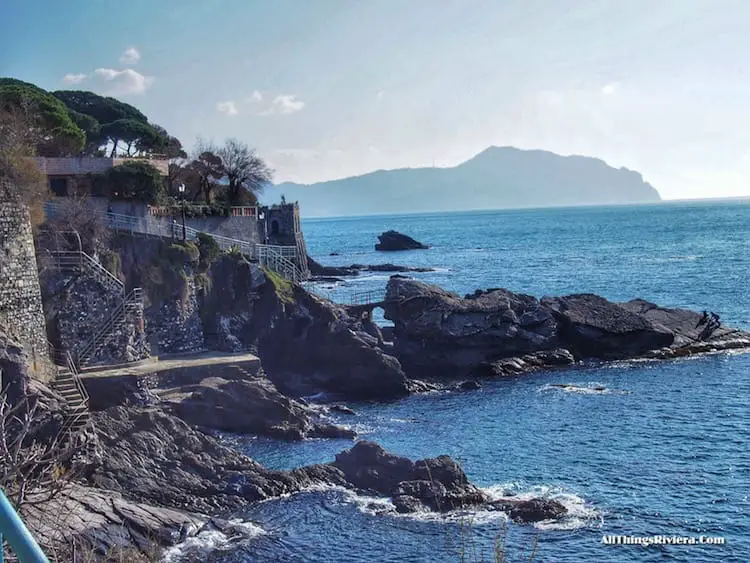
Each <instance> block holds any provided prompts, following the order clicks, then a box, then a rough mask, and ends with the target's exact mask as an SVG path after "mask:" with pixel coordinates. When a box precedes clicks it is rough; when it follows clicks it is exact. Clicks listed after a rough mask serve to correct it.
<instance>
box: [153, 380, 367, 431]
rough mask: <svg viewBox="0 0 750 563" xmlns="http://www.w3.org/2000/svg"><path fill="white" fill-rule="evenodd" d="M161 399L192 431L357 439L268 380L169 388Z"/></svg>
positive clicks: (207, 382)
mask: <svg viewBox="0 0 750 563" xmlns="http://www.w3.org/2000/svg"><path fill="white" fill-rule="evenodd" d="M161 397H162V399H163V400H165V401H166V403H167V404H168V405H169V406H170V407H171V409H172V412H174V414H176V415H177V416H179V417H180V418H181V419H182V420H184V421H185V422H187V423H188V424H191V425H193V426H203V427H207V428H211V429H216V430H222V431H225V432H233V433H240V434H257V435H261V436H270V437H272V438H279V439H282V440H301V439H303V438H354V437H355V436H356V432H354V431H353V430H349V429H346V428H342V427H340V426H336V425H334V424H331V423H329V422H325V421H323V420H322V419H321V418H320V415H318V413H316V412H315V411H313V410H312V409H311V408H310V407H308V406H305V405H303V404H302V403H300V402H298V401H295V400H293V399H290V398H288V397H286V396H284V395H282V394H281V393H280V392H279V390H278V389H276V386H275V385H274V384H273V383H271V382H270V381H269V380H268V379H266V378H265V377H255V378H253V379H242V380H231V381H228V380H226V379H222V378H220V377H209V378H206V379H204V380H202V381H201V382H200V383H198V384H197V385H192V386H185V387H179V388H176V389H175V388H173V389H170V390H169V391H167V392H165V393H162V394H161Z"/></svg>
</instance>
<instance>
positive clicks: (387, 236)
mask: <svg viewBox="0 0 750 563" xmlns="http://www.w3.org/2000/svg"><path fill="white" fill-rule="evenodd" d="M378 241H379V242H378V243H377V244H376V245H375V250H385V251H394V250H424V249H427V248H429V246H427V245H425V244H422V243H421V242H418V241H416V240H414V239H413V238H411V237H410V236H407V235H404V234H401V233H399V232H398V231H386V232H384V233H383V234H381V235H378Z"/></svg>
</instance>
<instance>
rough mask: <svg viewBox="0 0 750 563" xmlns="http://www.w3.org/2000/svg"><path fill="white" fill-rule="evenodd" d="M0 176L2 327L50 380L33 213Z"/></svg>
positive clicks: (35, 372) (32, 365)
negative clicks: (32, 223) (13, 194)
mask: <svg viewBox="0 0 750 563" xmlns="http://www.w3.org/2000/svg"><path fill="white" fill-rule="evenodd" d="M11 188H12V186H11V185H10V184H9V182H8V181H7V180H4V179H3V180H0V327H2V328H3V330H4V331H5V332H6V334H8V336H10V337H12V338H13V339H15V340H17V341H19V342H20V343H21V344H22V345H23V347H24V350H25V352H26V354H27V355H28V358H29V364H30V372H31V375H32V376H34V377H36V378H37V379H40V380H48V379H50V378H51V377H52V375H53V373H54V371H53V369H52V366H51V363H50V361H49V354H48V349H47V331H46V327H45V322H44V311H43V309H42V294H41V291H40V287H39V275H38V272H37V264H36V256H35V251H34V238H33V235H32V231H31V223H30V221H29V213H28V211H27V209H26V208H25V207H24V206H22V205H21V204H19V203H17V202H16V201H15V200H14V199H13V198H12V197H11V195H10V194H11Z"/></svg>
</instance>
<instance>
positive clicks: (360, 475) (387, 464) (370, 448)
mask: <svg viewBox="0 0 750 563" xmlns="http://www.w3.org/2000/svg"><path fill="white" fill-rule="evenodd" d="M333 465H334V466H335V467H337V468H338V469H340V470H341V472H342V473H343V475H344V478H345V479H346V480H347V481H348V482H349V483H351V484H352V485H354V486H355V487H358V488H361V489H365V490H367V491H374V492H377V493H379V494H382V495H387V496H390V497H392V498H393V503H394V504H395V506H396V509H397V510H398V511H399V512H417V511H422V510H431V511H438V512H447V511H449V510H454V509H457V508H466V507H470V506H476V505H479V504H483V503H486V502H487V501H488V497H487V496H486V495H485V494H484V493H483V492H482V491H480V490H479V489H478V488H476V487H475V486H474V485H472V484H471V483H469V479H468V478H467V477H466V474H465V473H464V472H463V470H462V469H461V467H460V466H459V465H458V464H457V463H456V462H455V461H454V460H453V459H451V458H450V457H448V456H439V457H436V458H430V459H422V460H419V461H416V462H412V461H411V460H409V459H408V458H405V457H401V456H397V455H394V454H391V453H388V452H386V451H385V450H384V449H383V448H382V447H381V446H379V445H378V444H375V443H373V442H367V441H361V442H357V443H356V444H355V445H354V447H352V448H351V449H350V450H346V451H343V452H341V453H339V454H338V455H337V456H336V461H335V462H334V463H333Z"/></svg>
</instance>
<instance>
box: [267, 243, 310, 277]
mask: <svg viewBox="0 0 750 563" xmlns="http://www.w3.org/2000/svg"><path fill="white" fill-rule="evenodd" d="M279 249H291V250H292V251H293V252H292V256H296V248H295V247H293V246H271V245H267V244H259V245H258V263H259V264H260V265H261V266H262V267H263V268H267V269H269V270H271V271H272V272H276V273H277V274H279V275H280V276H282V277H283V278H285V279H288V280H290V281H293V282H295V283H299V282H300V281H302V280H303V279H304V274H303V273H302V272H300V270H299V268H297V265H296V264H295V263H294V262H293V261H292V260H290V259H289V257H287V256H285V255H284V254H283V253H282V252H280V251H279Z"/></svg>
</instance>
